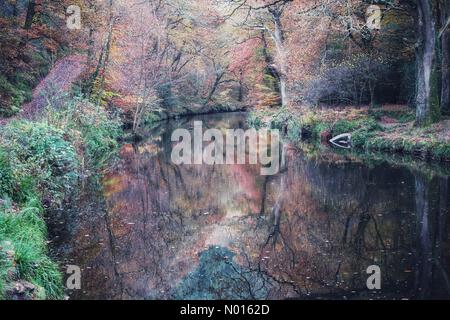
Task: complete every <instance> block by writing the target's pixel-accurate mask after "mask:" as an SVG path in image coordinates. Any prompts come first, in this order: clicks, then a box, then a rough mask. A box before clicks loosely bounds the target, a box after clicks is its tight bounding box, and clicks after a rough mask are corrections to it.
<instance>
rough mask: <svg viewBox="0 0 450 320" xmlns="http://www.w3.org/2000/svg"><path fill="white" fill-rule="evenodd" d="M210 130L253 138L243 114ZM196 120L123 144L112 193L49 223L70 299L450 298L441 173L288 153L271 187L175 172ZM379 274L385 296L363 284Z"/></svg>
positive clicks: (241, 172) (230, 176)
mask: <svg viewBox="0 0 450 320" xmlns="http://www.w3.org/2000/svg"><path fill="white" fill-rule="evenodd" d="M202 120H203V121H204V125H205V126H209V127H216V128H220V129H225V128H238V127H245V115H242V114H233V115H226V116H225V115H219V116H209V117H205V118H203V119H202ZM192 123H193V120H182V121H176V122H169V123H166V124H164V125H163V126H160V127H159V128H156V129H154V130H152V131H151V132H148V134H147V136H148V137H149V138H148V139H147V140H145V141H144V142H142V143H139V144H137V145H124V146H123V148H122V150H121V160H120V163H119V164H118V165H116V166H115V167H114V168H112V169H111V170H110V171H109V173H108V174H106V175H105V177H104V179H103V181H102V184H103V187H102V188H98V187H96V186H95V185H88V186H87V187H86V192H85V194H83V195H82V196H80V199H79V203H78V208H79V209H78V210H77V212H65V213H64V216H62V217H61V219H62V220H64V221H66V222H65V223H64V224H62V225H59V224H58V221H57V219H55V221H53V222H52V223H53V225H54V228H53V231H52V234H53V235H54V237H55V238H54V250H56V251H57V252H59V253H60V255H61V256H62V257H64V258H65V259H66V260H67V262H70V263H71V264H77V265H79V266H81V267H82V270H83V273H82V276H83V277H82V290H81V291H74V292H71V297H72V298H74V299H83V298H109V299H172V298H176V299H219V298H223V299H267V298H272V299H284V298H302V299H309V298H311V299H313V298H331V299H347V298H348V299H351V298H374V299H376V298H431V297H434V298H449V297H450V284H449V278H448V276H449V271H448V270H449V266H450V261H449V259H450V246H449V242H450V241H449V231H450V228H449V222H448V219H447V216H448V207H449V199H448V178H447V176H446V175H444V174H439V173H435V172H434V171H433V170H425V171H423V170H419V169H410V168H409V166H408V165H405V166H394V165H389V164H388V163H387V162H380V161H376V162H373V163H370V164H365V163H363V162H362V161H360V160H358V159H356V158H353V157H351V156H348V155H337V154H334V153H332V152H329V151H323V152H321V153H316V154H310V153H308V152H305V151H301V150H300V149H298V148H291V147H287V148H285V160H286V163H285V168H284V170H282V171H281V172H280V173H279V174H278V175H276V176H269V177H263V176H260V174H259V173H260V170H259V169H260V168H258V166H256V165H225V166H207V165H202V166H196V165H189V166H188V165H181V166H175V165H173V164H172V163H171V161H170V152H171V142H170V135H171V133H172V130H173V129H174V128H178V127H180V126H183V127H186V128H191V127H192ZM99 190H102V191H99ZM101 199H103V200H101ZM370 265H378V266H380V268H381V273H382V289H381V290H380V291H369V290H368V289H367V287H366V280H367V277H368V275H367V274H366V269H367V267H368V266H370Z"/></svg>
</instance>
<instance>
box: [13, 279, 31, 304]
mask: <svg viewBox="0 0 450 320" xmlns="http://www.w3.org/2000/svg"><path fill="white" fill-rule="evenodd" d="M35 290H36V287H35V285H34V284H32V283H30V282H27V281H23V280H21V281H17V282H16V283H15V284H14V285H13V287H12V289H11V290H10V292H9V296H11V297H12V299H13V300H30V299H33V296H34V292H35Z"/></svg>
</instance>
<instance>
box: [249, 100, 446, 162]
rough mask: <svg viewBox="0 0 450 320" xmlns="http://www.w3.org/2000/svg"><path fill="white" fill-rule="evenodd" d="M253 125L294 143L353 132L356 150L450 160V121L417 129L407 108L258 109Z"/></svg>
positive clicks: (254, 115) (326, 140)
mask: <svg viewBox="0 0 450 320" xmlns="http://www.w3.org/2000/svg"><path fill="white" fill-rule="evenodd" d="M249 123H250V125H252V126H256V127H258V126H269V127H272V128H278V129H282V130H284V131H285V133H286V134H287V137H288V138H289V139H290V140H292V141H296V140H299V139H305V138H307V139H311V140H312V141H314V142H321V141H322V142H328V141H329V139H330V138H331V137H334V136H337V135H339V134H342V133H351V134H352V143H353V147H354V148H355V149H358V150H362V151H381V152H387V153H398V154H407V155H413V156H415V157H419V158H421V159H424V160H430V159H433V160H437V161H450V120H443V121H441V122H439V123H436V124H434V125H431V126H429V127H425V128H418V127H415V126H414V111H413V110H411V109H409V108H407V107H405V106H385V107H380V108H367V107H362V108H345V109H330V108H326V109H320V108H319V109H313V110H308V109H305V110H296V111H290V112H288V111H286V110H274V109H258V110H255V111H253V112H252V113H251V114H250V116H249Z"/></svg>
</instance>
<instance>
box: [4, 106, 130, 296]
mask: <svg viewBox="0 0 450 320" xmlns="http://www.w3.org/2000/svg"><path fill="white" fill-rule="evenodd" d="M121 134H122V132H121V128H120V123H119V121H118V120H116V119H114V118H111V117H110V116H109V114H108V113H107V112H106V111H105V110H104V108H102V107H97V106H95V105H92V104H91V103H89V102H87V101H85V100H82V99H74V100H71V101H68V103H67V104H66V105H65V106H64V107H62V108H60V109H58V110H55V109H50V108H49V110H47V117H46V118H45V119H43V120H41V121H37V122H30V121H25V120H21V121H13V122H11V123H9V124H8V125H7V126H4V127H1V131H0V200H1V201H0V299H1V298H9V297H8V296H7V293H8V289H10V287H11V285H13V284H14V283H15V282H16V281H19V280H25V281H28V282H30V283H32V284H34V285H35V286H36V290H35V293H34V297H32V298H33V299H60V298H62V297H63V294H64V288H63V285H62V275H61V273H60V269H59V267H58V265H57V264H56V263H55V262H54V261H53V260H52V259H51V257H49V255H48V249H47V242H46V241H47V230H46V225H45V222H44V219H43V214H44V208H43V205H42V199H46V200H48V201H49V205H50V206H51V207H57V206H60V205H62V202H63V200H64V199H65V198H66V197H67V195H68V194H72V193H73V192H74V191H75V190H76V188H77V187H78V181H79V177H80V174H81V172H82V170H85V169H88V171H89V172H92V173H94V174H95V173H96V172H98V170H100V169H101V168H102V167H103V166H104V165H105V164H106V163H107V161H109V159H111V157H112V155H114V154H115V152H116V151H117V149H118V142H117V139H118V137H119V136H120V135H121ZM82 163H83V164H84V166H82V165H81V164H82Z"/></svg>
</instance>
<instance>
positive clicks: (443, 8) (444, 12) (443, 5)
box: [439, 0, 450, 114]
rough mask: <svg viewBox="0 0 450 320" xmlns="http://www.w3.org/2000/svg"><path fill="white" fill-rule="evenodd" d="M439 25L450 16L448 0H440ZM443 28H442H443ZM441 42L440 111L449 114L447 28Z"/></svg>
mask: <svg viewBox="0 0 450 320" xmlns="http://www.w3.org/2000/svg"><path fill="white" fill-rule="evenodd" d="M439 4H440V17H439V18H440V26H441V27H442V28H445V26H446V23H447V19H448V18H449V17H450V12H449V11H450V4H449V3H448V0H440V2H439ZM443 30H444V29H443ZM440 42H441V54H442V56H441V73H442V75H441V111H442V113H443V114H450V51H449V49H450V37H449V34H448V30H446V31H444V32H443V33H442V35H441V38H440Z"/></svg>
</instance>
